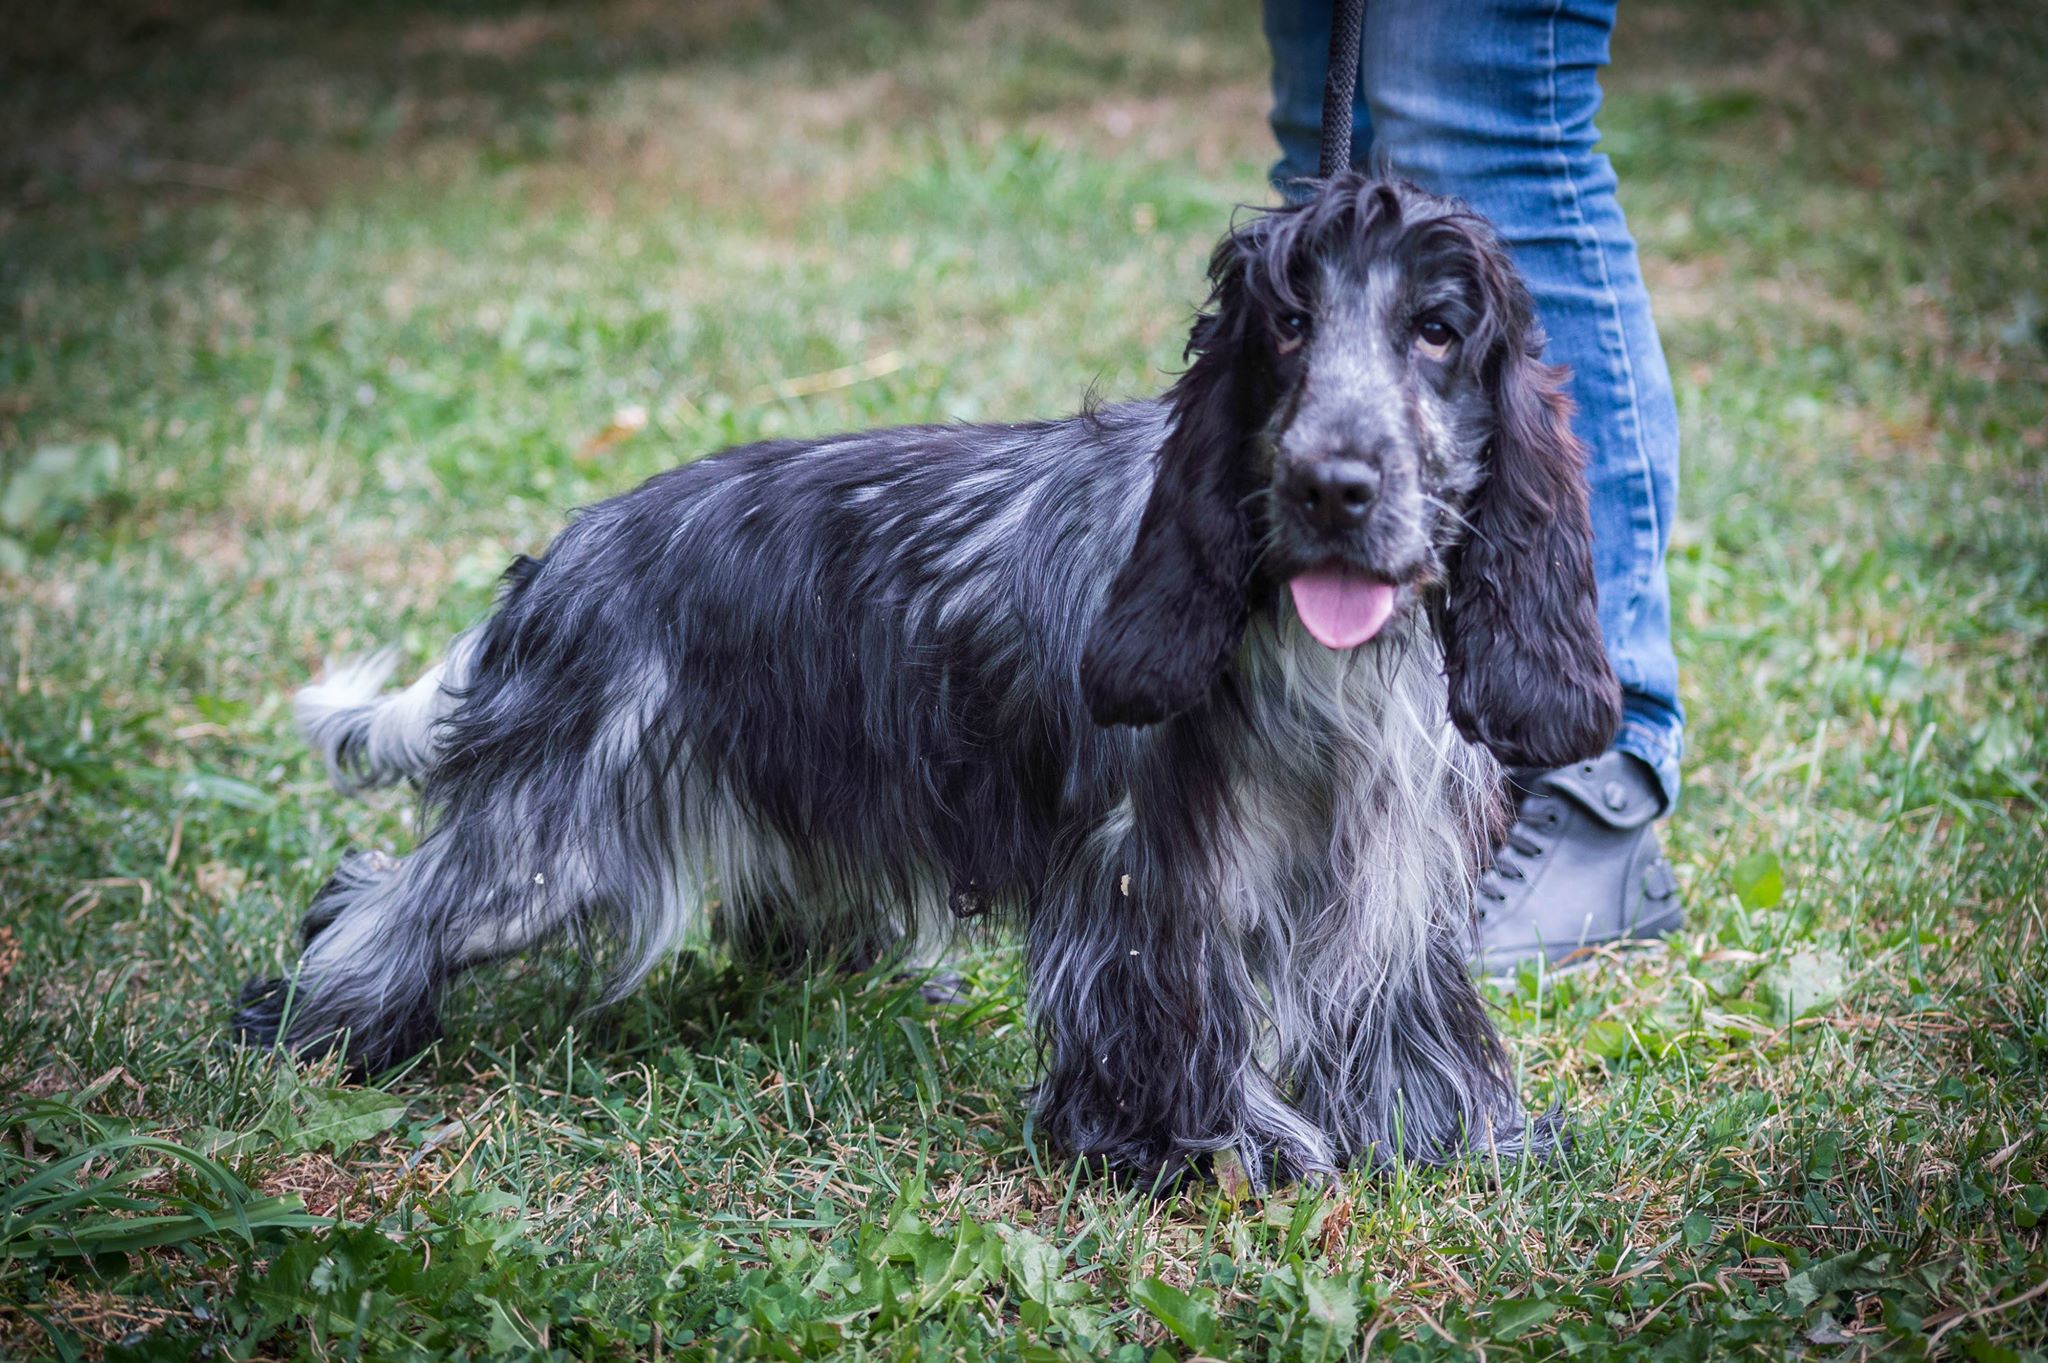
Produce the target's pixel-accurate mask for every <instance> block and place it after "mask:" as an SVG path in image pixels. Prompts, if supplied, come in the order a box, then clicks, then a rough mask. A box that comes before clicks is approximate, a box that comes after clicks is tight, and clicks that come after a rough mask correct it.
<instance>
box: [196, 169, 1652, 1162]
mask: <svg viewBox="0 0 2048 1363" xmlns="http://www.w3.org/2000/svg"><path fill="white" fill-rule="evenodd" d="M1210 275H1211V281H1212V285H1213V292H1212V295H1211V299H1210V303H1209V305H1208V307H1207V309H1206V310H1205V311H1204V312H1203V313H1202V314H1201V315H1200V316H1199V317H1198V318H1197V319H1196V321H1195V324H1194V331H1193V335H1192V336H1191V337H1190V339H1189V342H1188V354H1189V356H1190V359H1191V364H1190V366H1189V368H1188V369H1187V370H1186V372H1185V373H1183V374H1182V375H1181V377H1180V379H1179V381H1178V382H1176V383H1175V384H1174V385H1173V388H1172V389H1171V391H1170V392H1168V393H1167V394H1166V395H1165V397H1163V398H1161V399H1158V400H1154V401H1143V402H1131V403H1126V404H1122V405H1117V406H1109V407H1105V408H1102V409H1100V410H1095V411H1090V412H1086V413H1084V414H1082V415H1079V416H1075V417H1070V418H1067V419H1065V420H1061V421H1048V422H1041V423H1035V424H1030V425H1020V426H921V427H908V428H904V429H900V430H886V431H874V432H869V433H865V434H859V435H847V436H839V437H834V438H831V439H822V440H786V441H771V442H767V443H763V444H758V445H749V446H745V447H743V448H739V449H733V450H728V451H725V452H724V453H721V454H718V455H715V456H712V457H709V458H705V459H702V460H700V461H698V462H695V463H691V464H687V465H685V466H683V467H681V468H678V469H675V470H673V471H672V472H669V473H665V474H662V475H660V476H659V477H656V478H654V479H653V480H651V481H649V482H648V483H647V484H646V485H645V486H643V487H640V488H639V489H637V490H635V491H633V492H629V493H626V494H625V495H624V496H621V497H618V498H615V499H613V500H611V501H608V502H604V503H602V504H600V505H597V506H594V507H590V508H588V509H586V510H584V511H583V512H581V513H580V514H578V515H577V516H576V517H575V518H574V519H573V520H572V521H571V522H570V523H569V526H568V528H567V529H565V530H564V531H563V532H562V533H561V535H560V536H559V537H558V538H557V539H556V540H555V541H554V543H553V544H552V545H550V546H549V547H548V549H547V551H546V553H544V554H542V555H541V556H540V557H538V558H521V559H519V560H518V561H517V562H515V563H514V564H513V565H512V567H511V569H510V570H509V571H508V572H507V574H506V577H505V583H504V588H503V591H502V594H501V597H500V600H499V602H498V604H497V607H496V609H495V611H494V613H493V614H492V615H491V616H490V617H489V618H488V619H486V620H485V621H484V622H483V623H482V624H481V625H479V626H478V627H477V628H475V629H474V630H472V631H470V632H469V633H467V634H464V635H462V636H461V637H460V638H458V639H457V640H456V641H455V642H454V643H453V645H451V647H450V648H449V650H448V652H447V654H446V656H445V657H444V658H443V659H442V661H441V662H440V664H439V665H438V666H437V667H435V668H434V669H433V670H432V671H430V672H429V673H427V675H426V676H424V677H422V678H421V679H420V680H419V681H418V682H416V683H415V684H414V685H413V686H412V687H411V688H410V689H408V690H406V691H404V692H400V693H396V694H393V695H390V696H385V697H380V696H379V695H378V694H377V693H378V691H379V689H380V687H381V685H382V682H383V681H384V678H385V677H386V675H387V674H388V672H389V671H390V659H389V658H388V657H380V658H376V659H371V660H368V661H365V662H361V663H357V664H354V665H351V666H347V667H342V668H338V669H336V670H334V671H333V672H332V673H331V674H330V675H329V676H328V677H327V678H326V679H325V680H323V681H321V682H320V683H318V684H316V685H313V686H311V687H308V688H307V689H306V690H305V691H303V692H301V693H300V695H299V697H298V716H299V720H300V723H301V725H302V727H303V728H304V730H305V732H306V734H307V735H308V737H309V738H310V739H311V741H312V742H313V743H314V744H315V745H316V746H317V747H318V748H319V749H320V750H321V751H322V752H323V753H324V754H325V755H326V757H327V760H328V762H329V764H330V766H331V767H332V769H333V771H334V773H335V776H336V778H337V780H338V782H339V783H340V784H341V785H343V786H344V787H349V786H363V785H371V784H376V783H380V782H389V781H393V780H396V779H398V778H401V777H409V778H412V779H414V780H416V781H417V782H419V784H420V788H421V792H422V799H423V802H424V818H423V822H422V829H423V832H422V835H421V837H420V839H419V845H418V846H417V847H416V848H415V849H414V850H413V851H412V852H411V853H410V854H409V855H407V856H405V857H403V858H400V859H396V860H393V859H391V858H388V857H383V856H379V855H375V854H365V853H358V854H355V855H352V856H351V857H349V858H348V859H346V860H345V861H344V862H343V864H342V866H341V867H340V869H339V870H337V871H336V873H335V875H334V877H333V879H332V880H331V881H330V882H329V883H328V884H327V886H326V887H325V888H324V889H322V890H321V892H320V893H319V895H318V896H317V897H316V898H315V899H314V901H313V903H312V905H311V908H310V909H309V911H308V913H307V915H306V921H305V952H304V955H303V958H302V959H301V960H300V962H299V965H298V967H297V969H296V971H295V973H294V974H293V975H292V976H290V977H289V978H287V979H285V980H277V981H265V982H258V983H255V984H252V985H251V986H250V987H249V988H248V989H247V990H246V991H245V994H244V1000H243V1009H242V1011H241V1013H240V1014H239V1015H238V1016H237V1019H236V1021H237V1027H238V1030H239V1032H240V1034H241V1035H242V1037H243V1038H244V1039H245V1040H248V1041H251V1042H254V1043H257V1044H268V1043H270V1042H272V1041H279V1042H281V1043H282V1044H283V1045H285V1046H286V1047H288V1048H290V1049H292V1050H294V1051H299V1052H307V1051H317V1050H328V1049H332V1048H334V1047H336V1046H340V1047H343V1048H345V1050H346V1053H347V1055H348V1056H349V1057H350V1058H351V1059H352V1060H353V1061H355V1062H357V1063H358V1064H359V1065H361V1066H363V1067H365V1068H369V1069H375V1068H378V1067H381V1066H383V1065H385V1064H387V1063H388V1062H391V1061H395V1060H398V1059H400V1058H402V1057H403V1056H405V1055H407V1054H409V1053H411V1052H412V1051H414V1050H416V1049H418V1048H419V1047H421V1046H422V1045H424V1044H425V1043H426V1042H428V1041H429V1040H430V1039H431V1038H432V1036H433V1035H434V1032H435V1027H436V1013H437V1000H438V997H439V995H440V993H441V991H442V989H443V987H444V986H445V985H446V984H447V983H448V981H449V980H450V979H451V978H452V977H453V976H455V975H457V974H458V973H460V972H462V971H464V970H467V969H469V968H471V967H473V966H478V965H481V964H483V963H485V962H487V961H494V960H497V959H499V958H500V957H503V956H506V955H508V954H510V953H513V952H518V951H523V950H526V949H528V948H531V947H534V946H536V945H538V944H540V943H542V942H544V941H547V940H548V939H550V938H555V937H568V938H570V939H572V940H574V941H576V942H577V943H579V944H581V945H583V946H585V947H588V948H593V949H595V950H596V951H597V953H598V954H599V955H600V956H601V957H602V958H603V959H604V960H605V961H606V962H608V963H609V965H610V968H611V969H612V971H613V975H612V989H613V996H614V997H616V996H617V994H618V993H619V992H623V991H625V990H627V989H629V988H631V987H632V986H633V985H634V984H635V983H636V982H637V981H638V980H639V979H640V978H641V977H642V976H644V975H645V974H646V972H647V971H648V970H649V969H650V968H651V967H653V966H654V965H655V964H657V963H658V962H660V961H661V960H662V959H663V957H664V956H665V955H666V954H667V953H668V952H669V951H670V950H671V949H672V948H674V947H675V946H676V945H677V944H678V943H680V942H682V941H684V940H685V939H686V937H688V936H689V935H690V934H691V933H692V931H693V929H695V928H697V927H698V925H699V924H701V923H703V922H705V921H706V919H707V918H708V919H709V920H710V922H711V924H712V926H713V928H714V929H715V935H716V936H717V937H718V938H719V939H720V940H722V941H723V942H724V943H725V944H726V946H727V947H728V948H729V949H730V950H731V951H733V952H734V953H736V954H737V955H738V956H739V957H741V958H742V959H747V960H752V961H758V962H760V963H762V964H764V965H767V966H770V967H774V968H778V969H789V968H796V967H801V966H802V965H803V964H804V963H805V962H807V961H809V960H812V959H814V958H815V959H818V960H821V961H822V960H825V959H828V958H829V959H833V960H838V961H842V962H843V961H845V960H848V959H854V960H858V961H874V960H881V959H897V960H904V959H909V960H925V961H929V960H931V959H933V952H934V951H935V950H936V949H937V948H938V947H939V946H940V945H942V944H943V942H944V940H945V938H946V937H947V936H948V935H949V933H950V931H951V930H952V929H953V928H954V926H955V925H956V924H957V923H958V922H959V921H960V920H961V919H963V918H970V917H972V918H977V919H986V920H988V921H993V922H999V923H1001V922H1008V923H1014V924H1015V925H1017V926H1018V927H1019V928H1020V929H1021V931H1022V933H1023V935H1024V937H1025V940H1026V942H1027V943H1028V950H1029V980H1030V984H1029V1003H1030V1009H1031V1016H1032V1018H1033V1020H1034V1024H1035V1026H1036V1028H1037V1033H1038V1037H1039V1041H1040V1046H1041V1050H1042V1063H1043V1074H1042V1076H1041V1079H1040V1082H1039V1083H1038V1085H1037V1087H1036V1089H1035V1090H1034V1093H1033V1098H1032V1102H1033V1103H1034V1104H1035V1107H1036V1121H1037V1128H1038V1130H1039V1131H1040V1132H1041V1133H1043V1134H1045V1135H1046V1136H1048V1137H1049V1138H1050V1139H1052V1140H1053V1141H1055V1142H1056V1143H1057V1144H1058V1145H1060V1146H1061V1147H1063V1148H1064V1149H1065V1150H1067V1151H1069V1152H1071V1153H1073V1154H1076V1155H1080V1156H1085V1157H1089V1158H1092V1159H1097V1160H1107V1161H1109V1162H1111V1163H1113V1164H1115V1165H1117V1166H1121V1167H1124V1168H1128V1169H1131V1170H1135V1171H1137V1172H1138V1173H1140V1174H1141V1175H1147V1176H1150V1175H1158V1174H1167V1175H1173V1174H1177V1173H1180V1172H1182V1171H1185V1170H1187V1169H1189V1168H1191V1167H1201V1166H1202V1165H1203V1164H1205V1163H1206V1161H1207V1159H1208V1157H1209V1156H1210V1155H1212V1154H1213V1153H1214V1152H1217V1151H1222V1150H1231V1151H1234V1152H1236V1154H1237V1155H1238V1157H1239V1158H1240V1159H1241V1161H1242V1163H1243V1166H1244V1168H1245V1169H1247V1170H1248V1171H1250V1172H1251V1174H1252V1176H1253V1177H1254V1178H1255V1179H1258V1180H1262V1181H1263V1180H1266V1179H1274V1178H1278V1179H1286V1178H1293V1177H1299V1176H1301V1175H1304V1174H1310V1173H1316V1172H1321V1171H1327V1170H1330V1169H1333V1168H1336V1167H1338V1166H1340V1165H1343V1164H1345V1163H1347V1162H1352V1161H1376V1160H1385V1159H1396V1158H1406V1159H1414V1160H1423V1161H1438V1160H1444V1159H1447V1158H1452V1157H1454V1156H1456V1155H1457V1154H1458V1153H1459V1152H1460V1151H1462V1150H1466V1149H1480V1150H1492V1151H1497V1152H1499V1153H1500V1154H1501V1155H1504V1156H1505V1155H1510V1154H1513V1153H1516V1152H1519V1151H1521V1150H1523V1149H1542V1148H1544V1147H1546V1146H1548V1145H1549V1144H1550V1143H1552V1142H1553V1141H1554V1140H1555V1139H1556V1132H1555V1130H1554V1127H1553V1125H1552V1124H1551V1123H1548V1122H1546V1121H1531V1120H1530V1119H1529V1118H1528V1116H1527V1115H1526V1113H1525V1111H1524V1108H1523V1105H1522V1102H1521V1099H1520V1097H1519V1095H1518V1094H1517V1092H1516V1090H1515V1086H1514V1084H1513V1082H1512V1078H1511V1075H1510V1072H1509V1069H1508V1067H1507V1065H1506V1063H1505V1057H1504V1055H1503V1052H1502V1049H1501V1046H1500V1042H1499V1039H1498V1037H1497V1036H1496V1034H1495V1032H1494V1029H1493V1027H1492V1025H1491V1023H1490V1022H1489V1020H1488V1018H1487V1016H1486V1013H1485V1012H1484V1010H1483V1009H1482V1007H1481V1003H1480V1000H1479V997H1478V995H1477V993H1476V992H1475V989H1474V986H1473V984H1472V983H1471V980H1470V978H1469V976H1468V973H1467V967H1466V963H1465V961H1466V954H1467V951H1468V948H1469V945H1470V936H1471V908H1470V904H1471V892H1472V883H1473V878H1474V875H1475V873H1476V871H1477V870H1478V869H1479V868H1480V867H1481V866H1482V865H1483V864H1484V862H1485V860H1486V858H1487V857H1488V855H1489V853H1490V849H1491V846H1492V842H1493V839H1494V838H1495V837H1496V836H1497V835H1498V834H1499V833H1500V831H1501V830H1502V829H1503V828H1504V826H1505V822H1504V820H1505V814H1506V811H1507V806H1506V801H1505V796H1504V791H1503V783H1502V767H1503V765H1504V764H1505V765H1507V766H1523V765H1527V766H1555V765H1560V764H1563V763H1566V762H1569V761H1573V760H1576V759H1579V758H1582V757H1587V756H1590V755H1593V754H1596V753H1599V752H1601V751H1603V750H1604V749H1605V748H1606V746H1607V743H1608V741H1609V739H1610V738H1611V737H1612V735H1613V733H1614V731H1615V728H1616V726H1617V724H1618V722H1619V713H1620V712H1619V699H1618V694H1617V691H1616V688H1615V683H1614V679H1613V676H1612V674H1611V673H1610V671H1609V670H1608V666H1607V662H1606V658H1605V653H1604V650H1603V648H1602V644H1601V638H1600V631H1599V626H1598V622H1597V620H1596V617H1595V613H1594V589H1593V578H1592V569H1591V560H1590V552H1589V549H1590V531H1589V526H1588V521H1587V513H1586V492H1585V485H1584V475H1583V472H1582V458H1581V451H1580V449H1579V448H1578V446H1577V444H1576V443H1575V442H1574V440H1573V438H1572V436H1571V433H1570V430H1569V426H1568V415H1569V410H1568V405H1567V403H1566V400H1565V399H1564V397H1563V395H1562V393H1561V388H1560V385H1561V381H1562V375H1561V373H1560V371H1558V370H1556V369H1554V368H1551V367H1549V366H1546V365H1545V364H1544V363H1542V361H1541V359H1540V354H1541V351H1542V344H1543V342H1542V334H1541V331H1540V328H1539V326H1538V324H1537V322H1536V320H1535V318H1534V316H1533V314H1532V310H1531V304H1530V299H1529V296H1528V294H1527V291H1526V290H1525V289H1524V287H1523V285H1522V283H1521V281H1520V280H1519V278H1518V277H1517V275H1516V273H1515V271H1514V269H1513V267H1512V266H1511V265H1510V264H1509V261H1508V258H1507V256H1506V254H1505V252H1504V251H1503V249H1502V246H1501V244H1500V243H1499V241H1498V240H1497V239H1496V238H1495V236H1494V234H1493V232H1492V231H1491V230H1490V229H1489V228H1488V227H1487V225H1486V224H1485V223H1484V222H1483V221H1482V220H1480V219H1479V218H1478V217H1476V216H1474V215H1473V214H1472V213H1471V212H1470V211H1469V210H1467V209H1465V208H1464V207H1462V206H1461V205H1459V204H1457V203H1454V202H1451V201H1447V200H1444V199H1439V198H1434V197H1431V196H1430V195H1427V194H1424V193H1422V192H1420V191H1418V190H1416V189H1414V188H1412V187H1409V186H1405V185H1400V184H1394V183H1386V182H1382V181H1378V180H1374V179H1371V178H1368V177H1365V176H1362V175H1358V174H1349V173H1347V174H1345V175H1341V176H1339V177H1337V178H1335V179H1334V180H1332V181H1330V182H1328V183H1327V184H1325V185H1324V186H1323V188H1322V190H1321V193H1320V194H1319V195H1318V196H1317V197H1316V198H1314V199H1312V200H1311V201H1309V202H1307V203H1305V204H1302V205H1300V206H1298V207H1291V208H1281V209H1276V210H1273V211H1270V212H1263V213H1260V214H1258V215H1256V216H1253V217H1250V218H1249V219H1248V220H1247V221H1245V222H1244V223H1243V224H1242V225H1241V226H1239V227H1236V228H1235V229H1233V230H1232V231H1231V232H1230V233H1229V235H1227V236H1226V237H1225V238H1224V239H1223V241H1222V243H1221V244H1220V245H1219V246H1218V247H1217V249H1216V253H1215V257H1214V260H1213V262H1212V264H1211V267H1210ZM713 902H715V905H716V907H715V910H713V911H709V912H707V908H706V906H707V903H713Z"/></svg>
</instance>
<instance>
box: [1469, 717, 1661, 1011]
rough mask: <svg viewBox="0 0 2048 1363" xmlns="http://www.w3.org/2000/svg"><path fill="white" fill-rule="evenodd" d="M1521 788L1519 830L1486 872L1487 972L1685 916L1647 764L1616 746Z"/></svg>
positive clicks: (1648, 931) (1556, 956) (1638, 935)
mask: <svg viewBox="0 0 2048 1363" xmlns="http://www.w3.org/2000/svg"><path fill="white" fill-rule="evenodd" d="M1517 786H1518V788H1519V789H1520V790H1521V791H1522V792H1523V794H1522V802H1521V806H1520V809H1519V810H1518V812H1517V816H1516V819H1515V823H1514V827H1512V828H1510V829H1509V830H1508V836H1507V841H1506V842H1505V843H1503V844H1502V846H1501V849H1500V851H1499V852H1498V853H1497V854H1496V855H1495V857H1494V862H1493V866H1492V867H1491V868H1490V869H1488V870H1487V871H1486V872H1485V874H1483V875H1481V876H1480V877H1479V893H1478V900H1477V903H1476V905H1475V909H1476V912H1477V915H1478V919H1479V959H1478V966H1479V970H1480V972H1481V973H1482V974H1486V975H1502V974H1508V973H1511V972H1512V971H1513V970H1514V969H1515V968H1516V967H1517V966H1519V965H1521V964H1522V963H1523V962H1524V961H1532V960H1543V961H1546V962H1548V963H1551V964H1556V963H1557V962H1559V961H1562V960H1564V959H1565V958H1566V957H1568V956H1571V955H1573V954H1575V953H1577V952H1579V951H1581V950H1583V949H1584V948H1586V947H1594V946H1605V945H1609V944H1614V943H1627V942H1647V941H1652V940H1654V939H1656V938H1659V937H1663V936H1664V935H1666V934H1667V933H1670V932H1673V931H1675V930H1676V929H1677V928H1678V927H1679V925H1680V924H1681V923H1683V922H1684V921H1685V910H1684V908H1683V906H1682V905H1680V903H1679V902H1678V881H1677V878H1676V877H1674V876H1673V875H1672V873H1671V863H1670V862H1668V861H1666V860H1665V859H1664V853H1663V851H1662V849H1661V848H1659V847H1658V845H1657V829H1656V826H1655V825H1656V818H1657V815H1658V814H1659V813H1661V812H1662V810H1663V804H1664V799H1663V796H1662V794H1661V793H1660V792H1659V791H1658V789H1657V781H1656V777H1655V776H1654V775H1652V774H1651V771H1650V768H1649V767H1648V766H1646V765H1645V764H1644V763H1643V762H1642V761H1640V760H1639V759H1637V758H1635V757H1632V756H1630V755H1629V754H1627V753H1624V752H1618V751H1617V752H1610V753H1608V754H1607V755H1606V756H1605V757H1602V758H1600V759H1599V760H1598V761H1594V762H1578V763H1574V764H1573V765H1571V766H1569V767H1559V768H1558V769H1557V770H1556V771H1547V772H1543V773H1542V774H1540V775H1537V776H1533V777H1529V778H1525V779H1522V780H1519V781H1518V782H1517Z"/></svg>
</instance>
